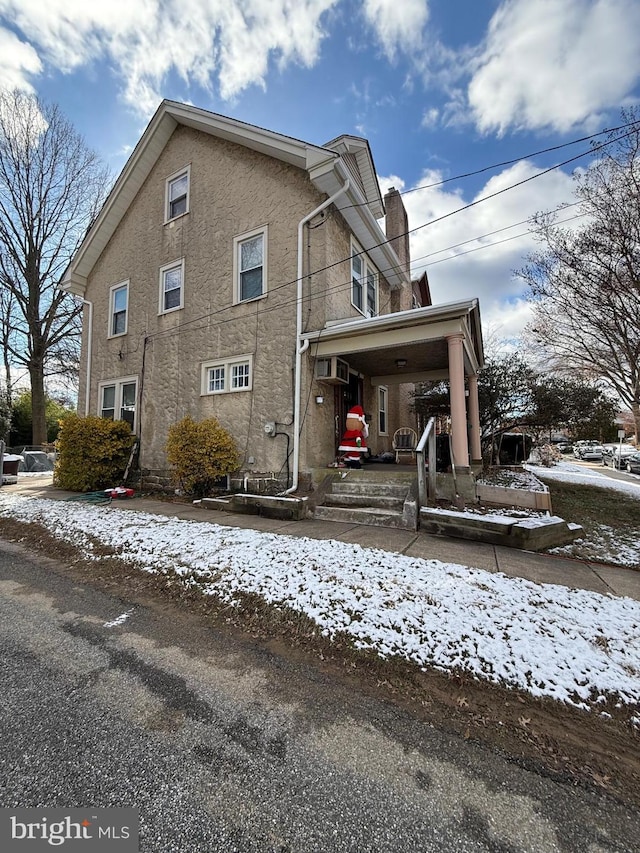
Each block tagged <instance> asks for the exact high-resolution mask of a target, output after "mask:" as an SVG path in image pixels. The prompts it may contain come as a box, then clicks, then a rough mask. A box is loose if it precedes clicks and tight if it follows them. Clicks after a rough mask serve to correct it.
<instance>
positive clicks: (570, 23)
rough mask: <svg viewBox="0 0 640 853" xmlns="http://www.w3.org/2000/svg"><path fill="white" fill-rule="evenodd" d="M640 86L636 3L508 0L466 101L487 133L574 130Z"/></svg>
mask: <svg viewBox="0 0 640 853" xmlns="http://www.w3.org/2000/svg"><path fill="white" fill-rule="evenodd" d="M638 79H640V4H639V3H638V2H637V0H562V2H558V0H536V2H535V3H532V2H531V0H505V2H503V3H502V5H501V6H500V7H499V9H498V10H497V11H496V13H495V14H494V16H493V18H492V20H491V23H490V25H489V30H488V34H487V37H486V41H485V44H484V45H483V47H482V51H481V53H480V55H479V56H478V57H477V59H476V63H475V71H474V74H473V78H472V80H471V83H470V85H469V91H468V97H469V104H470V107H471V110H472V112H473V115H474V118H475V122H476V124H477V126H478V127H479V129H480V130H482V131H483V132H489V131H497V132H499V133H502V132H504V131H505V130H506V129H507V128H509V127H516V128H527V129H536V128H554V129H556V130H559V131H563V132H566V131H569V130H570V129H571V128H573V127H575V126H576V125H579V124H583V123H584V122H587V123H588V122H589V121H591V123H592V124H594V126H595V124H597V123H598V121H599V114H600V113H601V112H602V111H604V110H605V109H608V108H610V107H611V106H612V105H622V104H623V103H624V102H625V98H626V97H627V96H628V95H629V93H630V92H631V90H632V88H633V86H634V84H635V83H636V82H637V81H638Z"/></svg>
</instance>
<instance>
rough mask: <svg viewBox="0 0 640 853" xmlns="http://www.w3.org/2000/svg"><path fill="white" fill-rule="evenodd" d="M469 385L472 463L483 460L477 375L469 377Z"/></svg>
mask: <svg viewBox="0 0 640 853" xmlns="http://www.w3.org/2000/svg"><path fill="white" fill-rule="evenodd" d="M467 384H468V385H469V423H470V424H471V461H472V462H480V461H481V460H482V449H481V447H480V406H479V404H478V377H477V375H476V374H475V373H472V374H471V376H469V377H467Z"/></svg>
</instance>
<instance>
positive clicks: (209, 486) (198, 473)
mask: <svg viewBox="0 0 640 853" xmlns="http://www.w3.org/2000/svg"><path fill="white" fill-rule="evenodd" d="M166 452H167V460H168V462H169V465H170V466H171V474H172V481H173V484H174V485H175V486H176V487H177V488H179V489H180V490H181V491H183V492H185V494H188V495H195V496H196V497H206V496H207V495H209V494H211V493H212V492H213V491H214V489H215V488H216V484H217V481H219V479H220V477H223V476H224V475H225V474H228V473H229V472H231V471H234V470H235V469H236V468H237V467H238V462H239V454H238V449H237V447H236V444H235V441H234V440H233V438H232V436H231V435H230V433H228V432H227V430H226V429H224V427H222V426H220V424H219V422H218V420H217V419H216V418H206V419H205V420H202V421H194V420H193V418H192V417H191V416H190V415H187V416H186V417H184V418H183V419H182V420H181V421H179V422H178V423H177V424H173V426H171V427H169V435H168V438H167V445H166Z"/></svg>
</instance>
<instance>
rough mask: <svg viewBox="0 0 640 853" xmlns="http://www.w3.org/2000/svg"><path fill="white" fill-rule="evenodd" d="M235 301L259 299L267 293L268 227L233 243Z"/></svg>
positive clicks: (243, 235) (241, 237) (239, 238)
mask: <svg viewBox="0 0 640 853" xmlns="http://www.w3.org/2000/svg"><path fill="white" fill-rule="evenodd" d="M233 269H234V274H233V278H234V282H235V301H236V302H248V301H249V300H251V299H259V298H260V297H261V296H264V295H265V294H266V292H267V227H266V226H265V227H264V228H258V229H257V230H256V231H250V232H249V233H247V234H242V235H241V236H240V237H236V238H235V239H234V241H233Z"/></svg>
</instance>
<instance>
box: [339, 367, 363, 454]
mask: <svg viewBox="0 0 640 853" xmlns="http://www.w3.org/2000/svg"><path fill="white" fill-rule="evenodd" d="M362 397H363V383H362V379H360V377H359V376H358V374H357V373H351V372H349V384H348V385H336V386H335V389H334V411H335V438H336V453H337V452H338V451H337V448H338V445H339V444H340V439H341V438H342V434H343V432H344V431H345V429H346V421H347V412H348V411H349V409H350V408H351V407H352V406H362Z"/></svg>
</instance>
